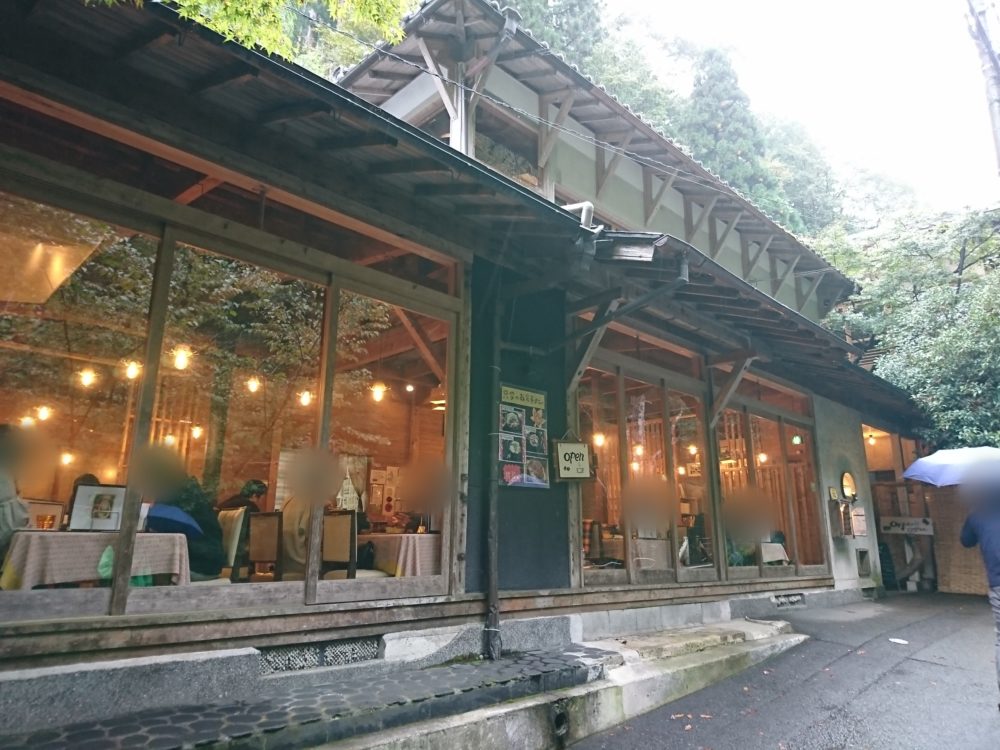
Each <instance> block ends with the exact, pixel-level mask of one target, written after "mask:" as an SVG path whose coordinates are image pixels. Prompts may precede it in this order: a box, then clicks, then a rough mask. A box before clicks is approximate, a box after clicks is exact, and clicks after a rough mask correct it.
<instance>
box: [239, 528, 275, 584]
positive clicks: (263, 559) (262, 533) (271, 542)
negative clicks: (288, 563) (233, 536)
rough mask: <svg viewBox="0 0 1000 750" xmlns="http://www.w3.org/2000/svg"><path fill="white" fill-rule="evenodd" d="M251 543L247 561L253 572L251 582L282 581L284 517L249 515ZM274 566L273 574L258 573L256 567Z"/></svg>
mask: <svg viewBox="0 0 1000 750" xmlns="http://www.w3.org/2000/svg"><path fill="white" fill-rule="evenodd" d="M247 518H249V528H250V531H249V535H248V536H249V541H248V543H247V547H248V549H247V560H248V562H249V565H250V568H251V572H250V580H251V581H280V580H281V576H282V571H281V569H282V550H281V532H282V517H281V513H280V512H275V513H249V514H247ZM258 564H260V565H272V566H273V567H272V568H271V570H272V572H257V571H256V570H255V568H256V566H257V565H258Z"/></svg>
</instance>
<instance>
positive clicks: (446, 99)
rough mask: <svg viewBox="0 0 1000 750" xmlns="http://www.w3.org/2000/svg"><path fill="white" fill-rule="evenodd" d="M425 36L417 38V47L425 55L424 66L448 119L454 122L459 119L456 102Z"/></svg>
mask: <svg viewBox="0 0 1000 750" xmlns="http://www.w3.org/2000/svg"><path fill="white" fill-rule="evenodd" d="M425 36H426V34H421V35H419V36H418V37H417V47H418V48H419V49H420V54H421V55H423V58H424V64H425V65H426V66H427V70H428V71H429V72H430V75H431V80H432V81H433V82H434V88H436V89H437V92H438V96H440V97H441V101H442V102H443V103H444V108H445V109H446V110H447V111H448V117H449V118H450V119H452V120H454V119H455V118H456V117H458V112H457V111H456V110H455V102H454V101H453V100H452V97H451V92H450V91H449V90H448V87H447V86H446V85H445V82H444V77H445V76H444V74H443V73H442V72H441V68H440V67H439V66H438V64H437V60H435V59H434V55H433V53H432V52H431V49H430V47H428V46H427V40H426V39H425V38H424V37H425Z"/></svg>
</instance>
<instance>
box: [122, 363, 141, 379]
mask: <svg viewBox="0 0 1000 750" xmlns="http://www.w3.org/2000/svg"><path fill="white" fill-rule="evenodd" d="M141 372H142V365H140V364H139V363H138V362H136V361H135V360H134V359H133V360H130V361H128V362H126V363H125V377H126V378H128V379H129V380H135V379H136V378H137V377H139V374H140V373H141Z"/></svg>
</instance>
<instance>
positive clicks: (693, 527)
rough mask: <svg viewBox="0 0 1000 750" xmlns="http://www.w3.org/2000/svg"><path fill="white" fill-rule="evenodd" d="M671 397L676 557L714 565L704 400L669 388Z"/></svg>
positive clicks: (695, 565) (687, 562) (689, 564)
mask: <svg viewBox="0 0 1000 750" xmlns="http://www.w3.org/2000/svg"><path fill="white" fill-rule="evenodd" d="M668 397H669V408H670V431H671V435H672V441H671V450H672V452H673V471H674V477H673V481H674V482H675V484H676V497H677V509H676V525H677V528H678V541H679V544H678V547H677V559H678V561H679V562H680V565H681V566H682V567H683V568H712V567H714V560H715V556H714V552H713V549H712V543H713V537H714V529H715V523H714V518H713V513H712V493H711V485H710V484H709V477H710V476H711V474H710V471H709V470H708V468H707V466H706V463H705V462H706V460H707V459H706V456H705V433H704V427H703V425H704V421H703V420H704V414H703V404H702V401H701V399H699V398H697V397H696V396H691V395H688V394H686V393H678V392H676V391H670V392H669V394H668Z"/></svg>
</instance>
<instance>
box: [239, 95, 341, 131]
mask: <svg viewBox="0 0 1000 750" xmlns="http://www.w3.org/2000/svg"><path fill="white" fill-rule="evenodd" d="M332 111H333V110H332V109H331V108H330V105H329V104H326V103H325V102H321V101H319V100H318V99H308V100H306V101H302V102H292V103H290V104H279V105H278V106H277V107H269V108H268V109H265V110H264V111H263V112H261V113H260V114H259V115H258V116H257V124H258V125H275V124H277V123H279V122H287V121H288V120H299V119H301V118H303V117H313V116H315V115H328V114H330V113H331V112H332Z"/></svg>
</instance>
